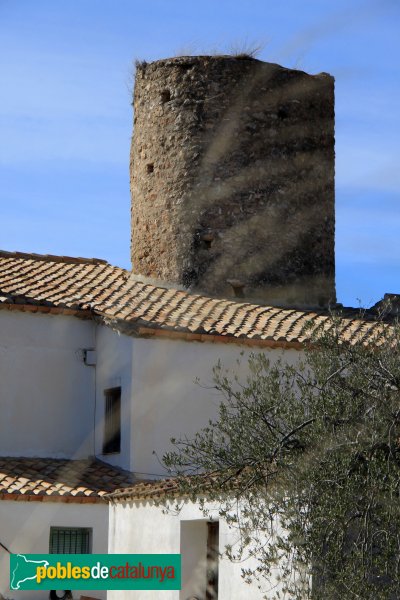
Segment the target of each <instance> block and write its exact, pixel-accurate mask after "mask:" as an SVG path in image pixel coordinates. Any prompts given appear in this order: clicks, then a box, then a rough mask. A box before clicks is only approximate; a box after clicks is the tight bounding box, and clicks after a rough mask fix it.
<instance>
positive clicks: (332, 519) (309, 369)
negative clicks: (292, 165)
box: [164, 316, 400, 600]
mask: <svg viewBox="0 0 400 600" xmlns="http://www.w3.org/2000/svg"><path fill="white" fill-rule="evenodd" d="M346 326H347V327H348V324H347V325H346V324H344V322H343V321H342V320H341V319H340V318H336V317H333V316H332V317H330V318H329V319H328V320H327V321H326V323H325V326H324V327H323V330H322V331H319V332H314V333H310V336H311V343H310V344H309V345H308V346H307V347H306V348H305V351H304V353H303V354H302V355H300V353H299V357H298V360H297V361H296V362H295V364H288V362H287V359H286V357H285V355H284V354H283V355H282V357H281V358H280V359H279V360H277V361H275V362H272V361H270V360H269V359H268V357H267V354H268V353H266V354H264V353H260V354H254V355H252V356H251V358H250V360H249V371H248V372H249V375H248V377H247V379H246V380H245V381H240V380H239V379H238V378H237V377H235V375H234V374H232V373H228V372H226V371H225V370H224V368H223V366H222V365H221V364H218V365H217V366H216V367H215V369H214V382H215V388H216V389H217V390H219V392H220V393H221V394H223V396H224V398H223V401H222V402H221V405H220V407H219V415H218V418H217V419H215V420H214V421H210V423H209V424H208V426H207V427H206V428H204V429H203V430H201V431H200V432H198V433H197V435H196V436H195V437H194V438H193V439H181V440H175V441H174V444H175V450H174V451H173V452H171V453H169V454H167V455H166V456H165V457H164V462H165V464H166V465H167V467H168V468H169V469H170V470H171V472H172V473H174V474H175V475H177V476H178V481H179V485H180V488H181V491H182V493H185V494H186V495H189V497H191V498H193V499H194V498H196V497H199V496H200V497H205V496H206V497H207V498H208V499H209V500H211V501H214V502H217V503H218V506H219V509H220V515H221V516H223V517H224V518H226V519H227V521H228V523H229V524H230V525H231V526H232V527H235V528H237V531H238V539H239V542H238V544H237V545H235V546H234V547H228V548H226V554H227V555H228V556H229V557H230V558H231V559H232V560H235V559H240V558H242V557H243V556H245V555H246V554H247V555H250V556H253V557H255V558H256V559H257V563H256V564H257V566H256V567H255V568H253V569H248V570H244V572H243V576H244V577H245V578H246V579H247V580H250V579H252V578H254V577H256V578H257V579H258V580H259V583H260V586H261V587H262V588H263V589H264V590H265V592H266V594H268V596H266V597H268V598H272V597H274V598H280V597H283V594H284V593H286V594H288V596H289V597H290V598H293V599H304V598H314V599H317V600H322V599H324V600H331V599H332V600H333V599H335V600H336V599H337V598H340V597H343V598H361V599H362V600H368V599H371V600H379V599H382V600H383V599H385V600H387V599H391V598H393V599H394V598H399V597H400V571H399V569H400V498H399V493H400V391H399V390H400V360H399V359H400V326H399V324H398V323H397V322H395V323H392V324H391V325H388V324H385V323H383V322H382V321H380V322H377V323H376V324H375V325H374V326H373V328H372V330H371V331H370V332H369V337H368V340H367V341H366V340H365V339H362V337H361V335H359V336H358V339H356V340H353V341H352V343H348V342H345V341H344V336H343V333H344V331H345V330H346ZM204 474H207V475H204ZM187 475H192V477H187ZM278 524H279V525H278ZM277 573H279V578H280V582H281V589H280V591H276V592H273V591H271V590H268V578H270V577H271V575H275V576H276V575H277ZM311 581H312V586H311V585H310V582H311ZM311 587H312V590H311ZM274 594H275V595H274ZM280 594H282V595H280ZM286 597H287V596H286Z"/></svg>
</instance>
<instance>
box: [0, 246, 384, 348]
mask: <svg viewBox="0 0 400 600" xmlns="http://www.w3.org/2000/svg"><path fill="white" fill-rule="evenodd" d="M130 275H131V274H130V273H129V272H128V271H126V270H124V269H121V268H119V267H113V266H112V265H109V264H108V263H107V262H105V261H103V260H100V259H81V258H72V257H56V256H52V255H43V256H41V255H34V254H27V253H18V252H15V253H13V252H4V251H0V307H3V308H9V309H17V310H29V311H32V312H36V311H37V312H50V313H55V314H59V313H60V312H61V313H63V312H64V313H65V314H76V315H77V316H86V317H91V316H94V315H97V316H98V317H100V318H103V319H104V320H105V321H106V322H108V323H110V322H111V323H113V324H115V326H117V327H125V331H126V332H127V333H129V332H130V331H131V329H132V328H133V330H134V331H136V333H137V334H138V333H139V334H140V335H161V334H162V335H163V336H164V337H167V335H171V336H172V337H173V336H174V335H175V337H179V339H196V340H201V341H203V340H206V339H207V340H209V341H221V342H223V341H225V342H229V341H235V340H236V341H238V342H239V343H246V342H248V343H249V344H250V343H251V344H252V345H253V344H257V343H258V344H260V345H274V344H275V345H279V344H284V345H289V346H290V345H293V347H297V346H296V344H297V345H298V344H301V343H302V342H304V341H305V339H306V337H307V335H308V334H307V333H305V332H304V326H305V325H306V324H311V325H312V326H313V327H317V326H322V327H323V326H325V324H326V321H327V316H326V313H325V314H324V313H323V312H322V311H321V312H317V311H300V310H293V309H283V308H275V307H268V306H259V305H255V304H249V303H244V302H236V301H233V300H229V299H218V298H208V297H206V296H201V295H195V294H190V293H187V292H183V291H180V290H175V289H166V288H163V287H157V286H154V285H150V284H148V283H142V282H140V281H138V280H137V279H136V278H135V279H134V278H132V277H131V276H130ZM370 316H371V315H368V313H366V316H365V318H363V319H360V318H359V316H358V313H357V311H355V310H351V309H349V310H347V312H346V313H345V316H344V321H345V331H344V337H345V339H348V340H349V341H351V340H354V339H355V338H356V337H358V336H359V335H362V336H363V337H364V338H365V339H367V338H368V336H370V335H371V333H372V332H373V331H374V330H375V328H376V327H377V325H376V323H373V322H372V320H371V318H370ZM167 332H169V334H167Z"/></svg>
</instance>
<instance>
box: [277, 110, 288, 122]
mask: <svg viewBox="0 0 400 600" xmlns="http://www.w3.org/2000/svg"><path fill="white" fill-rule="evenodd" d="M288 116H289V113H288V111H287V110H286V108H280V109H279V110H278V118H279V119H281V120H282V121H283V120H284V119H287V118H288Z"/></svg>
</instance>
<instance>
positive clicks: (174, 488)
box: [107, 477, 179, 502]
mask: <svg viewBox="0 0 400 600" xmlns="http://www.w3.org/2000/svg"><path fill="white" fill-rule="evenodd" d="M177 495H179V486H178V484H177V480H176V479H173V478H171V477H170V478H168V479H157V480H154V481H137V482H136V483H135V484H134V485H132V486H130V487H127V488H125V489H118V490H115V491H114V492H112V493H111V494H108V495H107V499H109V500H111V501H112V502H124V501H130V500H138V501H145V500H154V501H157V500H163V499H165V498H173V497H175V496H177Z"/></svg>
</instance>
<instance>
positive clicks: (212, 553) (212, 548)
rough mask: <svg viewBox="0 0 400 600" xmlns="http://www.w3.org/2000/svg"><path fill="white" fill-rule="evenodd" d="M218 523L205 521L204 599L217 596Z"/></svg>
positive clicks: (213, 598) (209, 599)
mask: <svg viewBox="0 0 400 600" xmlns="http://www.w3.org/2000/svg"><path fill="white" fill-rule="evenodd" d="M218 561H219V523H218V521H213V522H210V523H207V590H206V600H217V598H218Z"/></svg>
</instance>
